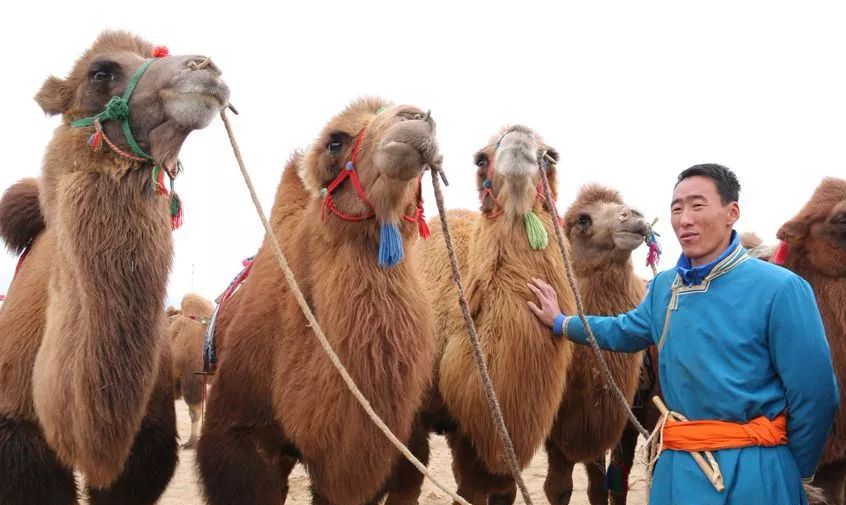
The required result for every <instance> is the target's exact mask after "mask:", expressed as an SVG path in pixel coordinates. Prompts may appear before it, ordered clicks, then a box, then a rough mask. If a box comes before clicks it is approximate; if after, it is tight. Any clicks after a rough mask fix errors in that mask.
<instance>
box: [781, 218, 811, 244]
mask: <svg viewBox="0 0 846 505" xmlns="http://www.w3.org/2000/svg"><path fill="white" fill-rule="evenodd" d="M804 234H805V227H804V226H802V223H800V222H799V221H797V220H793V221H788V222H786V223H784V224H783V225H781V228H779V229H778V233H776V237H777V238H778V239H779V240H782V241H784V242H796V241H797V240H799V239H801V238H802V237H803V236H804Z"/></svg>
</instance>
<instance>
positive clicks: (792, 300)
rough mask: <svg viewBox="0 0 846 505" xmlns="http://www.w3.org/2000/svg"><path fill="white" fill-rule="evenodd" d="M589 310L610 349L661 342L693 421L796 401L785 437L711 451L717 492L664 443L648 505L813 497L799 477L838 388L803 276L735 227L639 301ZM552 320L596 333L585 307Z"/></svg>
mask: <svg viewBox="0 0 846 505" xmlns="http://www.w3.org/2000/svg"><path fill="white" fill-rule="evenodd" d="M587 320H588V323H589V324H590V326H591V328H592V329H593V332H594V335H595V336H596V339H597V341H598V343H599V345H600V347H602V348H604V349H608V350H612V351H623V352H635V351H639V350H641V349H644V348H646V347H648V346H649V345H651V344H656V345H657V346H658V349H659V370H660V380H661V388H662V390H663V394H664V399H665V403H666V404H667V406H668V408H669V409H670V410H672V411H675V412H679V413H681V414H683V415H684V416H686V417H687V418H688V419H690V420H701V419H718V420H725V421H733V422H740V423H744V422H747V421H749V420H751V419H754V418H756V417H758V416H762V415H763V416H767V418H769V419H773V418H775V417H776V416H778V415H779V414H780V413H781V412H784V411H787V416H788V417H787V432H788V444H787V445H785V446H778V447H759V446H754V447H746V448H741V449H726V450H720V451H715V452H714V457H715V459H716V460H717V463H718V464H719V466H720V470H721V472H722V474H723V478H724V481H725V487H726V489H725V491H723V492H720V493H718V492H717V491H716V489H714V487H713V486H712V484H711V483H710V481H708V479H707V478H706V477H705V474H704V473H703V472H702V470H701V469H700V468H699V466H697V464H696V462H695V461H694V460H693V458H692V457H691V455H690V454H689V453H687V452H677V451H672V450H666V451H664V452H662V453H661V457H660V459H659V460H658V463H657V464H656V467H655V474H654V477H653V483H652V491H651V493H650V501H649V503H650V505H685V504H701V505H706V504H707V505H717V504H739V505H796V504H806V503H807V498H806V496H805V493H804V491H803V488H802V481H801V478H807V477H811V476H812V475H813V474H814V471H815V469H816V465H817V461H818V460H819V458H820V455H821V454H822V450H823V446H824V444H825V439H826V436H827V434H828V431H829V428H830V427H831V423H832V420H833V417H834V412H835V410H836V408H837V404H838V394H837V383H836V379H835V376H834V371H833V369H832V364H831V356H830V354H829V348H828V343H827V341H826V339H825V333H824V330H823V326H822V321H821V319H820V314H819V310H818V309H817V306H816V301H815V299H814V294H813V292H812V291H811V287H810V286H809V285H808V283H807V282H805V280H803V279H802V278H800V277H798V276H797V275H795V274H793V273H792V272H790V271H788V270H786V269H783V268H781V267H778V266H775V265H771V264H769V263H765V262H763V261H760V260H757V259H754V258H751V257H749V256H748V255H747V253H746V250H745V249H743V247H741V245H740V244H739V241H738V240H737V237H736V234H734V233H733V240H732V244H731V245H730V246H729V248H728V249H727V250H726V251H725V252H724V253H723V254H722V256H721V257H720V258H718V259H717V260H715V261H714V262H713V263H712V264H710V265H706V266H704V267H696V268H692V267H691V266H690V263H689V261H688V260H687V258H685V257H682V259H681V260H680V261H679V265H678V267H677V269H676V270H675V271H666V272H662V273H661V274H659V275H658V276H657V277H656V278H655V280H654V282H653V283H652V286H651V287H650V290H649V292H648V293H647V295H646V298H645V299H644V301H643V302H642V303H641V304H640V306H638V307H637V308H636V309H634V310H632V311H631V312H628V313H626V314H622V315H620V316H616V317H596V316H589V317H588V318H587ZM554 330H555V331H556V332H557V333H562V331H563V333H564V334H565V335H566V336H567V337H568V338H570V339H571V340H573V341H575V342H578V343H582V344H585V343H587V334H586V332H585V330H584V327H583V326H582V323H581V321H580V320H579V319H578V318H577V317H567V318H564V317H563V316H559V317H558V318H557V319H556V324H555V327H554Z"/></svg>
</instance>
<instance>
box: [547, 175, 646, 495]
mask: <svg viewBox="0 0 846 505" xmlns="http://www.w3.org/2000/svg"><path fill="white" fill-rule="evenodd" d="M564 222H565V223H566V224H565V226H566V228H565V230H566V234H567V239H568V241H569V243H570V247H571V250H572V255H573V269H574V273H575V275H576V278H577V281H578V285H579V290H580V291H581V294H582V299H583V303H584V307H585V311H586V312H587V313H589V314H597V315H616V314H620V313H623V312H627V311H629V310H631V309H633V308H635V307H636V306H637V305H638V304H640V302H641V300H642V299H643V296H644V294H645V289H644V287H643V281H642V280H641V279H640V277H638V276H637V275H636V274H635V272H634V267H633V265H632V261H631V253H632V251H634V250H635V249H637V247H638V246H640V245H641V244H643V242H644V238H645V236H646V233H647V230H648V227H647V224H646V221H645V220H644V219H643V215H642V214H641V213H640V212H638V211H637V210H635V209H633V208H631V207H629V206H628V205H626V204H625V203H624V202H623V200H622V198H621V197H620V194H619V193H618V192H617V191H615V190H612V189H608V188H605V187H602V186H599V185H588V186H585V187H583V188H582V189H581V191H580V192H579V194H578V196H577V197H576V200H575V201H574V202H573V203H572V205H571V206H570V208H569V209H568V210H567V212H566V214H565V215H564ZM602 355H603V358H604V359H605V362H606V363H607V364H608V367H609V368H610V370H611V373H612V375H613V377H614V382H615V383H616V384H617V385H618V387H619V388H620V389H621V390H622V392H623V394H624V395H626V398H633V397H634V394H635V388H636V387H637V385H638V379H639V377H640V367H641V363H642V361H643V354H642V353H632V354H627V353H615V352H608V351H603V352H602ZM627 420H628V418H627V415H626V411H625V409H624V408H623V407H622V406H621V405H620V403H619V400H618V398H617V396H616V395H615V394H614V392H613V391H612V390H611V388H610V387H609V386H608V384H606V382H605V377H604V376H603V375H602V373H601V371H600V366H599V363H598V362H597V359H596V356H595V354H594V351H593V349H591V348H590V347H587V346H575V349H574V350H573V358H572V360H571V364H570V369H569V370H568V372H567V384H566V386H565V393H564V398H563V400H562V401H561V405H560V406H559V408H558V415H557V416H556V418H555V424H554V425H553V427H552V430H551V431H550V434H549V437H548V438H547V440H546V444H545V448H546V452H547V456H548V461H549V472H548V474H547V477H546V482H545V483H544V492H545V493H546V496H547V499H548V500H549V503H551V504H553V505H566V504H567V503H569V502H570V497H571V495H572V493H573V476H572V473H573V467H574V466H575V463H577V462H582V463H584V464H585V469H586V471H587V475H588V479H589V482H590V484H589V486H588V497H589V500H590V503H591V505H599V504H607V503H608V493H607V492H606V489H605V453H606V451H608V450H609V449H612V448H613V447H614V446H616V445H617V443H618V442H619V441H620V438H621V435H622V433H623V429H624V428H625V426H626V423H627ZM629 464H631V462H629ZM626 477H627V472H624V474H623V475H622V478H623V479H625V478H626Z"/></svg>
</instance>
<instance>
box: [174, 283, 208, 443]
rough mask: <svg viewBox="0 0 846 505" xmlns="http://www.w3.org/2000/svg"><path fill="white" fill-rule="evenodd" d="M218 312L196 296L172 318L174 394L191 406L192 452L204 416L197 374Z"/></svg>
mask: <svg viewBox="0 0 846 505" xmlns="http://www.w3.org/2000/svg"><path fill="white" fill-rule="evenodd" d="M213 311H214V305H212V303H211V302H210V301H208V300H206V299H205V298H203V297H202V296H200V295H198V294H196V293H188V294H187V295H185V296H184V297H183V298H182V304H181V306H180V310H179V312H178V313H176V314H174V315H173V316H171V320H170V325H169V328H168V333H169V334H170V338H171V342H172V343H173V392H174V397H175V398H176V399H179V398H182V399H184V400H185V403H186V404H187V405H188V414H189V415H190V416H191V436H190V437H189V438H188V441H187V442H185V443H184V444H183V445H182V448H183V449H192V448H193V447H194V445H196V443H197V439H199V437H200V422H201V418H202V414H203V395H204V393H205V391H204V385H203V384H204V381H203V376H202V375H198V374H197V373H195V372H201V371H202V370H203V336H204V334H205V331H206V327H207V325H208V323H209V318H210V317H211V315H212V312H213Z"/></svg>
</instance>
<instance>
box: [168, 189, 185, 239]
mask: <svg viewBox="0 0 846 505" xmlns="http://www.w3.org/2000/svg"><path fill="white" fill-rule="evenodd" d="M182 221H183V216H182V199H181V198H179V195H177V194H176V192H175V191H171V192H170V229H171V230H176V229H177V228H179V227H180V226H182Z"/></svg>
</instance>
